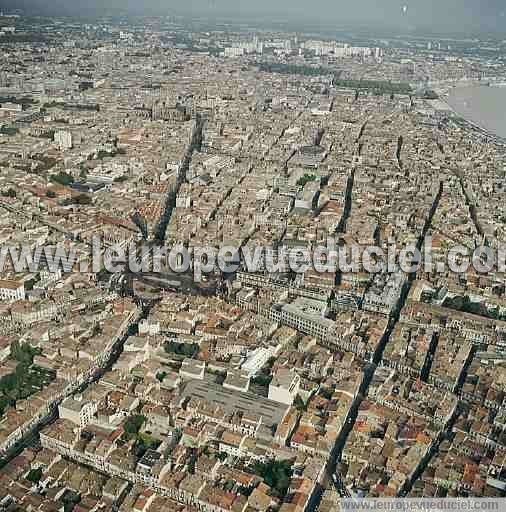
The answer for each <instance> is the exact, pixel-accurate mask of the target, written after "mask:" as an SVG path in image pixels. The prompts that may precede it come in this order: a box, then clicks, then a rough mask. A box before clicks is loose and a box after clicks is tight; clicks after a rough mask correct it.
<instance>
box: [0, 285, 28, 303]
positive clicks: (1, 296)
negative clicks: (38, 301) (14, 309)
mask: <svg viewBox="0 0 506 512" xmlns="http://www.w3.org/2000/svg"><path fill="white" fill-rule="evenodd" d="M24 298H25V285H24V284H23V283H22V282H19V281H11V280H0V300H5V301H16V300H24Z"/></svg>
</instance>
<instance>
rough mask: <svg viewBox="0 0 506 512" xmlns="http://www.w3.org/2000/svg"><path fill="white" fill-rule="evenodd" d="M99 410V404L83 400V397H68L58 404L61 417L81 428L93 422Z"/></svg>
mask: <svg viewBox="0 0 506 512" xmlns="http://www.w3.org/2000/svg"><path fill="white" fill-rule="evenodd" d="M96 412H97V404H96V403H94V402H89V401H86V400H83V399H82V397H76V398H67V399H66V400H65V401H64V402H63V403H62V404H61V405H59V406H58V413H59V415H60V418H62V419H66V420H69V421H71V422H72V423H75V424H76V425H79V426H80V427H81V428H84V427H86V425H88V424H89V423H91V421H92V419H93V416H94V415H95V413H96Z"/></svg>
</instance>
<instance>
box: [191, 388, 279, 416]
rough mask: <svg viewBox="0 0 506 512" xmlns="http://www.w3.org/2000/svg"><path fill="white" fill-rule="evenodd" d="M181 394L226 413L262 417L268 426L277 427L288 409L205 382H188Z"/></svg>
mask: <svg viewBox="0 0 506 512" xmlns="http://www.w3.org/2000/svg"><path fill="white" fill-rule="evenodd" d="M181 394H182V396H183V397H185V398H188V397H189V398H197V399H200V400H205V401H206V402H210V403H213V404H216V405H217V406H220V407H222V408H223V409H225V410H226V411H227V413H233V412H235V411H240V412H243V413H245V414H256V415H258V416H262V422H263V423H264V424H267V425H268V426H272V425H279V423H280V422H281V420H282V419H283V417H284V415H285V414H286V411H287V410H288V407H289V406H288V405H285V404H280V403H278V402H274V401H273V400H269V399H267V398H264V397H262V396H259V395H255V394H254V393H245V392H242V391H234V390H231V389H226V388H224V387H223V386H220V385H219V384H215V383H212V382H207V381H190V382H188V383H187V384H186V386H185V387H184V389H183V391H182V392H181Z"/></svg>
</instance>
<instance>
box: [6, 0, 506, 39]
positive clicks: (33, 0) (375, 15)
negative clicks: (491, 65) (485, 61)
mask: <svg viewBox="0 0 506 512" xmlns="http://www.w3.org/2000/svg"><path fill="white" fill-rule="evenodd" d="M404 5H406V6H407V7H408V11H407V14H406V15H403V13H402V7H403V6H404ZM0 6H6V7H11V8H12V7H19V8H23V9H25V10H27V11H30V10H33V9H36V10H37V11H39V12H40V11H45V12H47V13H69V14H70V13H72V14H78V13H82V12H84V11H88V12H90V11H93V10H95V9H96V10H98V12H100V10H101V9H103V8H112V9H122V8H124V9H128V10H130V11H135V12H137V13H142V11H145V12H147V11H150V12H151V13H152V12H153V11H158V12H160V13H163V12H167V11H169V10H174V9H176V10H177V11H179V12H181V13H185V14H193V15H195V16H208V15H210V14H211V15H212V14H214V15H216V16H228V17H233V18H238V17H244V18H245V19H248V18H252V17H254V18H263V19H272V20H273V21H284V20H286V21H304V20H307V21H310V22H311V23H314V22H318V21H319V20H321V22H322V23H323V24H325V25H326V26H328V25H329V24H331V23H336V25H342V24H347V23H351V22H361V24H363V25H366V24H367V25H374V26H376V25H377V26H378V28H379V27H380V26H381V27H385V26H388V27H399V28H400V29H402V28H404V29H409V28H410V27H411V28H412V27H431V26H432V27H433V28H434V29H436V30H450V31H452V32H466V31H469V30H472V31H478V30H489V29H493V30H501V31H504V32H506V16H505V12H506V0H0ZM83 10H84V11H83Z"/></svg>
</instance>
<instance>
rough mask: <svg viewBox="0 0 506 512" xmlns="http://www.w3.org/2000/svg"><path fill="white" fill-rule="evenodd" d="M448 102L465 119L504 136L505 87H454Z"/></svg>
mask: <svg viewBox="0 0 506 512" xmlns="http://www.w3.org/2000/svg"><path fill="white" fill-rule="evenodd" d="M448 104H449V105H450V106H451V107H452V108H453V110H455V111H456V112H457V113H458V114H459V115H461V116H462V117H463V118H465V119H466V120H468V121H471V122H472V123H474V124H476V125H478V126H480V127H481V128H484V129H485V130H486V131H488V132H490V133H493V134H495V135H498V136H499V137H502V138H506V87H487V86H472V87H456V88H454V89H452V90H451V92H450V96H449V99H448Z"/></svg>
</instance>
